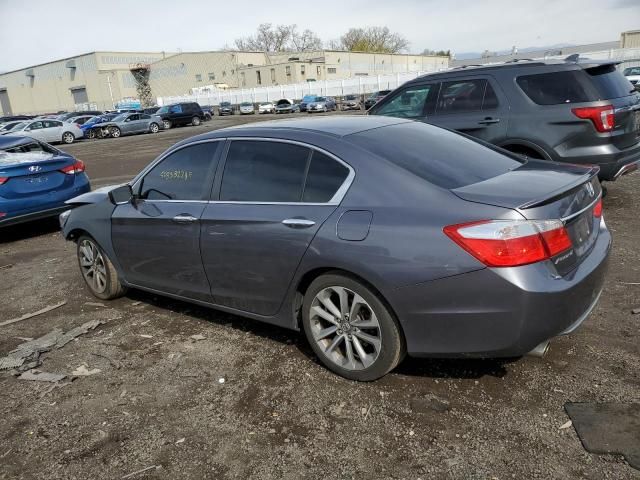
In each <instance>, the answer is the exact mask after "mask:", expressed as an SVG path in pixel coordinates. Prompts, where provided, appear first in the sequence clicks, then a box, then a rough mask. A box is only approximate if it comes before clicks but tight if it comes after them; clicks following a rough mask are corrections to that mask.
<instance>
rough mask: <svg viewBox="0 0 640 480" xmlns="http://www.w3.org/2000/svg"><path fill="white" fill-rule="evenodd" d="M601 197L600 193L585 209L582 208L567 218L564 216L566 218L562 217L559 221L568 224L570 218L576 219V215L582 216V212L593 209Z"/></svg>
mask: <svg viewBox="0 0 640 480" xmlns="http://www.w3.org/2000/svg"><path fill="white" fill-rule="evenodd" d="M601 197H602V193H600V194H599V195H598V196H597V197H596V199H595V200H594V201H593V202H591V203H590V204H589V205H587V206H586V207H584V208H583V209H581V210H579V211H577V212H575V213H572V214H571V215H568V216H566V217H562V218H561V219H560V220H562V221H563V222H564V223H567V222H568V221H569V220H571V219H572V218H575V217H577V216H578V215H581V214H583V213H584V212H586V211H587V210H589V209H590V208H593V207H594V205H595V204H596V203H598V200H600V198H601Z"/></svg>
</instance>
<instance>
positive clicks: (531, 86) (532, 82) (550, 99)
mask: <svg viewBox="0 0 640 480" xmlns="http://www.w3.org/2000/svg"><path fill="white" fill-rule="evenodd" d="M516 82H517V83H518V85H519V86H520V88H521V89H522V91H523V92H524V93H525V94H526V95H527V97H529V98H530V99H531V100H532V101H533V102H535V103H537V104H538V105H560V104H562V103H581V102H592V101H594V100H598V98H596V97H595V96H594V94H593V93H592V88H591V86H590V85H589V82H588V79H587V78H586V77H585V75H584V72H582V71H581V70H567V71H560V72H550V73H539V74H536V75H523V76H521V77H518V78H517V79H516Z"/></svg>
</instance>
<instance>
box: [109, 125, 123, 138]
mask: <svg viewBox="0 0 640 480" xmlns="http://www.w3.org/2000/svg"><path fill="white" fill-rule="evenodd" d="M109 134H110V135H111V137H112V138H118V137H120V135H122V131H121V130H120V129H119V128H118V127H111V128H110V129H109Z"/></svg>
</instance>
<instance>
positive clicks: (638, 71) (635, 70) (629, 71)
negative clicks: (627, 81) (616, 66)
mask: <svg viewBox="0 0 640 480" xmlns="http://www.w3.org/2000/svg"><path fill="white" fill-rule="evenodd" d="M624 75H625V76H629V75H640V67H629V68H625V69H624Z"/></svg>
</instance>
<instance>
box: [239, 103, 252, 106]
mask: <svg viewBox="0 0 640 480" xmlns="http://www.w3.org/2000/svg"><path fill="white" fill-rule="evenodd" d="M240 106H241V107H252V106H253V104H252V103H249V102H242V103H241V104H240Z"/></svg>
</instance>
